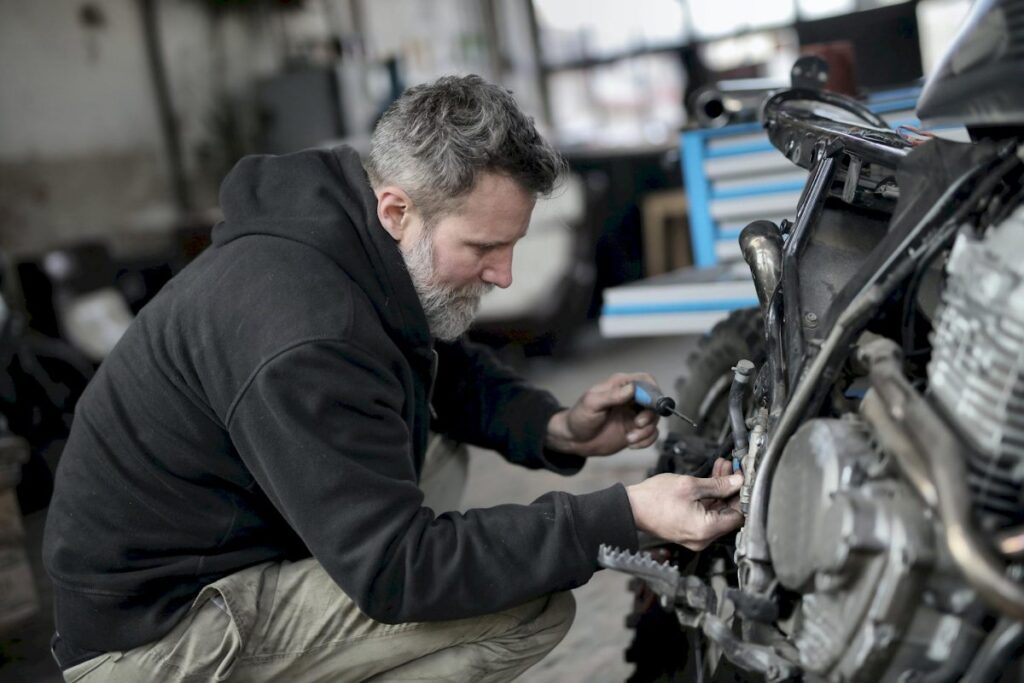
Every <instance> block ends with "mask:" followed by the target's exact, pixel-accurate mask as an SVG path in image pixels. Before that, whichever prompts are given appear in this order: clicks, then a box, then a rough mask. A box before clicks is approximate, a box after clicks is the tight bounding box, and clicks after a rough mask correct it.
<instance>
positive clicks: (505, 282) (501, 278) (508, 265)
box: [480, 253, 512, 289]
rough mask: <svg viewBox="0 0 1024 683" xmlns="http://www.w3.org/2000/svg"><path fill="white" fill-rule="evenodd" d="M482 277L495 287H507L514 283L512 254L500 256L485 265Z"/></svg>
mask: <svg viewBox="0 0 1024 683" xmlns="http://www.w3.org/2000/svg"><path fill="white" fill-rule="evenodd" d="M480 279H481V280H483V281H484V282H486V283H487V284H491V285H494V286H495V287H501V288H502V289H505V288H507V287H508V286H509V285H511V284H512V254H511V253H510V254H508V255H503V256H500V257H498V258H496V259H494V260H492V261H491V262H490V263H488V264H487V265H486V266H485V267H484V271H483V273H481V275H480Z"/></svg>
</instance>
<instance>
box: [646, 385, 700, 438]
mask: <svg viewBox="0 0 1024 683" xmlns="http://www.w3.org/2000/svg"><path fill="white" fill-rule="evenodd" d="M633 402H634V403H636V404H637V405H638V406H640V407H642V408H650V409H651V410H653V411H654V412H655V413H657V414H658V415H661V416H662V417H668V416H669V415H675V416H676V417H678V418H680V419H682V420H685V421H687V422H689V423H690V424H691V425H693V426H694V427H695V428H696V427H697V423H696V422H694V421H693V420H691V419H690V418H688V417H686V416H685V415H683V414H682V413H680V412H679V411H678V410H676V402H675V401H673V400H672V399H671V398H669V397H668V396H666V395H665V394H663V393H661V389H659V388H658V387H657V386H656V385H654V384H651V383H650V382H644V381H636V382H633Z"/></svg>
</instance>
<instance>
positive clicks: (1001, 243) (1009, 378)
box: [928, 207, 1024, 527]
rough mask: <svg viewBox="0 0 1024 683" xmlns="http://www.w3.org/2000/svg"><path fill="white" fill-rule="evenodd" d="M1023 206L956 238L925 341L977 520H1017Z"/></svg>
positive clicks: (1022, 425) (1023, 360)
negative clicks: (961, 452)
mask: <svg viewBox="0 0 1024 683" xmlns="http://www.w3.org/2000/svg"><path fill="white" fill-rule="evenodd" d="M1022 253H1024V207H1021V208H1019V209H1017V211H1016V212H1015V213H1014V214H1012V215H1011V216H1010V217H1009V218H1008V219H1007V220H1005V221H1003V222H1002V223H1001V224H1000V225H998V226H996V227H994V228H992V229H991V230H989V231H988V233H987V234H986V235H985V237H984V239H978V238H976V237H972V236H970V235H968V234H966V233H965V234H961V235H960V236H959V237H958V238H957V242H956V243H955V245H954V247H953V250H952V252H951V254H950V258H949V263H948V266H947V273H948V279H947V283H946V287H945V291H944V293H943V297H942V301H943V308H942V311H941V313H940V316H939V323H938V326H937V327H936V330H935V335H934V338H933V351H932V361H931V364H930V366H929V368H928V376H929V385H930V387H931V393H932V395H933V396H934V397H935V400H936V401H937V402H938V403H939V405H940V406H942V408H943V409H944V411H945V412H946V414H947V415H948V416H949V417H950V419H951V420H952V422H953V423H954V424H955V425H956V426H957V428H958V430H959V431H960V432H961V434H962V435H963V436H964V437H965V438H966V439H967V441H968V442H969V443H970V445H971V446H972V447H973V448H972V450H973V451H974V453H973V454H972V456H971V458H970V460H969V462H968V472H969V475H968V480H969V483H970V487H971V492H972V494H973V497H974V503H975V510H976V511H977V512H978V514H979V519H980V521H981V522H982V523H985V524H988V525H989V526H990V527H1002V526H1005V525H1008V524H1011V523H1014V522H1020V521H1021V520H1022V515H1021V511H1022V508H1024V505H1022V503H1024V501H1022V497H1021V492H1022V490H1024V488H1022V483H1024V262H1022V261H1021V258H1020V254H1022Z"/></svg>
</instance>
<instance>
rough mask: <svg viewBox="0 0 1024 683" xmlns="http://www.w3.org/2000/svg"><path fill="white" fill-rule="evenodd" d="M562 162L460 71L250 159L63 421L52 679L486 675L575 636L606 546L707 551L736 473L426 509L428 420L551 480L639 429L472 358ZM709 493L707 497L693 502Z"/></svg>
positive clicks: (605, 405)
mask: <svg viewBox="0 0 1024 683" xmlns="http://www.w3.org/2000/svg"><path fill="white" fill-rule="evenodd" d="M562 170H563V162H562V161H561V159H560V157H559V156H558V155H557V154H556V153H555V152H554V151H553V150H552V148H551V147H550V146H549V145H548V144H547V143H546V142H545V141H544V140H543V139H542V138H541V136H540V135H538V133H537V131H536V130H535V128H534V126H533V123H532V121H531V120H530V119H529V118H527V117H526V116H525V115H524V114H523V113H522V112H521V111H520V110H519V108H518V106H517V105H516V103H515V101H514V100H513V99H512V97H511V96H510V94H509V93H508V92H507V91H504V90H502V89H501V88H498V87H496V86H493V85H490V84H487V83H485V82H484V81H482V80H481V79H479V78H477V77H466V78H443V79H441V80H439V81H438V82H436V83H434V84H432V85H429V86H419V87H416V88H412V89H411V90H409V91H407V92H406V93H405V94H404V95H403V96H402V97H401V98H400V99H399V100H398V101H397V102H395V103H394V104H393V105H392V106H391V108H390V109H389V110H388V111H387V112H386V113H385V115H384V116H383V118H382V119H381V121H380V123H379V124H378V126H377V128H376V129H375V132H374V135H373V140H372V149H371V152H370V154H369V156H368V158H367V160H366V165H365V169H364V166H363V164H362V163H361V161H360V158H359V157H358V155H357V154H356V153H355V152H354V151H352V150H351V149H348V148H345V147H339V148H336V149H332V150H310V151H304V152H299V153H296V154H291V155H286V156H279V157H271V156H256V157H248V158H245V159H243V160H241V161H240V162H239V163H238V165H237V166H236V167H235V169H234V170H233V171H232V172H231V173H230V175H229V176H228V177H227V178H226V180H225V182H224V184H223V188H222V191H221V205H222V208H223V212H224V221H223V222H221V223H220V224H218V225H217V226H216V227H215V228H214V231H213V245H212V246H211V247H210V248H209V249H208V250H207V251H205V252H204V253H203V254H202V255H201V256H199V258H197V259H196V260H195V261H194V262H193V263H192V264H190V265H189V266H188V267H187V268H186V269H185V270H183V271H182V272H181V273H180V274H179V275H178V276H177V277H175V278H174V279H173V280H171V282H170V283H169V284H168V285H167V286H166V287H165V288H164V289H163V290H162V291H161V292H160V294H159V295H158V296H157V297H156V298H155V299H154V300H153V301H152V303H150V304H149V305H148V306H147V307H146V308H145V309H144V310H143V311H142V312H141V313H140V315H139V316H138V318H137V319H136V320H135V322H134V324H133V325H132V327H131V329H129V331H128V332H127V333H126V335H125V336H124V338H123V339H122V340H121V342H120V344H119V345H118V346H117V348H116V349H115V350H114V352H113V353H112V354H111V355H110V356H109V357H108V358H107V359H106V360H105V361H104V363H103V365H102V366H101V368H100V370H99V372H98V373H97V375H96V377H95V379H94V381H93V382H92V384H91V385H90V386H89V388H88V390H87V391H86V393H85V395H84V396H83V398H82V400H81V402H80V403H79V405H78V410H77V413H76V418H75V422H74V425H73V428H72V433H71V437H70V439H69V441H68V443H67V447H66V450H65V453H64V455H63V459H62V462H61V465H60V468H59V471H58V473H57V483H56V492H55V494H54V498H53V503H52V505H51V508H50V513H49V518H48V520H47V527H46V535H45V540H44V555H45V563H46V567H47V569H48V571H49V573H50V575H51V577H52V579H53V583H54V599H55V612H56V627H57V633H56V634H55V636H54V642H53V645H54V653H55V656H56V658H57V660H58V663H59V664H60V666H61V668H62V670H63V672H64V676H65V678H66V679H67V680H68V681H86V680H88V681H155V680H159V681H171V680H239V681H264V680H268V681H269V680H278V681H285V680H286V681H313V680H332V681H334V680H340V681H347V680H364V679H369V678H373V679H374V680H408V679H416V680H455V681H469V680H472V681H497V680H508V679H510V678H513V677H515V676H516V675H518V674H519V673H521V672H522V671H524V670H525V669H526V668H528V667H529V666H530V665H531V664H533V663H534V662H536V661H537V660H539V659H540V658H541V657H543V656H544V654H545V653H547V652H548V651H549V650H550V649H551V648H553V647H554V646H555V644H557V642H558V641H559V640H560V639H561V637H562V636H563V635H564V633H565V631H566V630H567V629H568V627H569V624H570V623H571V621H572V616H573V609H574V605H573V601H572V598H571V596H570V594H569V593H568V592H567V591H569V590H570V589H572V588H574V587H576V586H579V585H581V584H583V583H585V582H586V581H587V580H588V579H589V578H590V576H591V575H592V574H593V572H594V571H595V570H596V569H597V563H596V558H597V550H598V546H599V545H600V544H602V543H608V544H611V545H616V546H620V547H624V548H633V549H635V548H636V546H637V530H638V529H640V530H643V531H647V532H649V533H653V534H656V535H658V536H661V537H663V538H667V539H671V540H674V541H676V542H679V543H683V544H685V545H688V546H689V547H692V548H700V547H703V546H704V545H706V544H707V543H708V542H710V540H711V539H713V538H714V537H716V536H718V535H720V534H722V533H725V532H726V531H729V530H731V529H733V528H735V527H736V526H738V525H739V523H740V521H741V517H740V515H739V513H738V512H736V511H735V510H733V509H731V508H730V507H729V506H728V505H724V504H722V501H724V500H726V499H728V498H730V496H732V495H733V494H734V493H735V492H736V491H737V489H738V486H739V483H740V478H739V477H738V475H736V476H733V477H727V476H722V477H718V478H713V479H706V480H699V479H691V478H689V477H680V476H675V475H661V476H659V477H655V478H652V479H649V480H647V481H645V482H642V483H640V484H637V485H634V486H630V487H623V486H621V485H616V486H612V487H610V488H608V489H606V490H603V491H597V492H595V493H591V494H587V495H581V496H572V495H568V494H565V493H551V494H548V495H545V496H543V497H542V498H540V499H538V500H537V501H535V502H534V503H532V504H530V505H500V506H497V507H492V508H487V509H478V510H470V511H468V512H465V513H458V512H454V511H451V510H445V509H434V507H431V504H430V503H429V501H428V502H425V499H424V492H423V491H422V490H421V488H420V486H418V484H419V483H420V482H421V479H422V478H423V475H424V471H423V470H424V460H425V453H426V450H427V443H428V430H430V429H433V430H435V431H436V432H438V433H441V434H444V435H447V436H448V437H450V438H452V439H455V440H457V441H460V442H469V443H474V444H479V445H481V446H484V447H486V448H490V449H494V450H496V451H498V452H500V453H502V454H503V455H504V456H505V457H506V458H508V459H509V460H510V461H512V462H514V463H517V464H520V465H522V466H524V467H529V468H542V467H543V468H547V469H550V470H554V471H556V472H561V473H564V474H571V473H573V472H576V471H578V470H579V469H580V468H581V467H582V466H583V464H584V462H585V459H586V458H587V457H591V456H600V455H607V454H611V453H614V452H617V451H619V450H621V449H623V448H625V447H627V446H633V447H643V446H647V445H650V444H651V443H653V441H654V439H655V438H656V435H657V431H656V421H657V418H656V416H655V415H653V414H652V413H650V412H646V411H644V412H639V413H638V412H637V411H636V410H635V409H634V408H632V407H631V403H630V399H631V396H632V384H631V382H632V381H634V380H636V379H641V378H642V379H648V380H649V379H650V378H649V377H648V376H646V375H616V376H613V377H612V378H610V379H609V380H608V381H606V382H603V383H601V384H599V385H597V386H595V387H594V388H592V389H590V390H589V391H588V392H586V393H585V394H584V395H583V397H582V398H581V399H580V401H579V402H577V403H576V404H575V405H574V406H573V407H572V408H570V409H566V408H563V407H562V406H560V405H559V404H558V403H557V402H556V401H555V400H554V398H553V397H552V396H551V395H550V394H548V393H546V392H544V391H540V390H538V389H535V388H532V387H529V386H527V385H526V384H524V383H523V382H522V381H521V380H520V379H519V378H518V377H516V376H515V375H514V374H513V373H512V372H510V371H509V370H508V369H506V368H504V367H502V366H501V365H499V364H498V363H497V362H496V361H495V359H494V358H493V357H492V356H491V355H490V354H489V353H488V352H486V351H485V350H483V349H481V348H478V347H476V346H474V345H472V344H470V343H468V342H467V341H465V340H464V339H463V338H462V333H463V332H464V331H465V330H466V328H467V327H468V326H469V324H470V322H471V321H472V318H473V314H474V312H475V310H476V308H477V305H478V303H479V300H480V297H481V295H482V294H483V293H484V292H485V291H487V289H489V288H490V287H494V286H498V287H508V286H509V285H510V284H511V282H512V276H511V265H512V251H513V247H514V246H515V244H516V242H517V241H518V240H519V239H521V238H522V237H523V235H524V234H525V233H526V230H527V226H528V225H529V220H530V214H531V211H532V209H533V205H534V201H535V199H536V197H537V196H539V195H543V194H545V193H548V192H550V191H551V190H552V188H553V187H554V185H555V182H556V180H557V178H558V176H559V174H560V173H561V172H562ZM710 499H715V500H714V502H713V503H708V502H707V501H708V500H710Z"/></svg>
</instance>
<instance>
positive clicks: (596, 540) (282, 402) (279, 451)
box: [228, 342, 637, 623]
mask: <svg viewBox="0 0 1024 683" xmlns="http://www.w3.org/2000/svg"><path fill="white" fill-rule="evenodd" d="M404 402H405V397H404V396H403V393H402V390H401V386H400V384H399V382H398V381H397V380H396V379H395V378H394V377H393V376H391V374H390V373H389V372H388V371H387V370H386V368H383V367H381V365H380V363H379V361H377V360H376V359H375V357H374V355H373V354H371V353H369V352H366V351H363V350H361V349H358V348H354V347H353V346H352V345H351V344H348V343H344V342H308V343H305V344H302V345H299V346H296V347H294V348H291V349H289V350H287V351H285V352H283V353H281V354H279V355H277V356H276V357H275V358H273V359H272V360H270V361H269V362H267V363H265V364H264V365H263V366H262V367H261V368H260V369H259V371H258V372H257V373H256V374H255V375H254V376H253V379H252V380H251V381H250V383H249V384H248V385H247V387H246V388H245V389H244V390H243V392H242V393H241V394H240V396H239V398H238V399H236V401H235V402H234V405H233V406H232V410H231V412H230V414H229V419H228V427H229V430H230V433H231V437H232V440H233V442H234V444H235V447H236V448H237V450H238V452H239V454H240V456H241V458H242V459H243V460H244V462H245V463H246V465H247V466H248V468H249V469H250V471H251V472H252V473H253V475H254V477H255V479H256V481H257V483H258V484H259V486H260V487H261V488H262V490H263V491H264V492H265V493H266V495H267V496H268V497H269V499H270V500H271V501H272V502H273V504H274V506H275V507H276V508H277V509H278V511H279V512H280V513H281V515H282V516H283V517H284V519H285V520H286V521H287V522H288V524H289V525H290V526H291V527H292V528H293V529H294V530H295V531H296V532H297V533H298V534H299V536H300V537H301V538H302V540H303V542H304V543H305V544H306V546H307V547H308V548H309V549H310V551H311V552H312V553H313V555H314V556H315V557H316V558H317V559H318V560H319V561H320V563H321V564H322V565H323V566H324V568H325V569H326V571H327V572H328V574H329V575H330V576H331V577H332V578H333V579H334V581H335V582H336V583H337V584H338V585H339V586H340V587H341V589H342V590H344V591H345V593H346V594H348V595H349V596H350V597H351V598H352V599H353V600H354V601H355V602H356V604H357V605H359V607H360V608H361V609H362V610H363V611H364V612H365V613H366V614H368V615H369V616H371V617H372V618H374V619H377V620H378V621H382V622H386V623H400V622H407V621H434V620H443V619H457V618H465V617H471V616H477V615H481V614H487V613H491V612H494V611H497V610H501V609H505V608H507V607H510V606H513V605H516V604H520V603H522V602H525V601H527V600H530V599H533V598H535V597H539V596H541V595H544V594H546V593H550V592H553V591H560V590H567V589H571V588H574V587H576V586H579V585H581V584H583V583H585V582H586V581H587V580H589V578H590V577H591V575H592V574H593V572H594V571H595V570H596V569H597V550H598V546H599V545H600V544H601V543H609V544H612V545H617V546H620V547H628V548H635V547H636V543H637V539H636V530H635V526H634V523H633V518H632V513H631V510H630V507H629V500H628V498H627V496H626V492H625V489H624V488H623V487H622V486H621V485H615V486H612V487H610V488H608V489H605V490H602V491H598V492H595V493H590V494H586V495H581V496H573V495H569V494H566V493H549V494H547V495H545V496H543V497H541V498H539V499H538V500H536V501H534V502H533V503H532V504H530V505H500V506H497V507H493V508H487V509H478V510H470V511H468V512H466V513H445V514H442V515H439V516H435V515H434V513H433V512H432V511H431V510H430V509H429V508H424V507H423V506H422V504H423V494H422V493H421V492H420V490H419V489H418V488H417V486H416V483H415V472H414V467H413V458H412V446H411V443H410V437H409V434H408V430H407V428H406V426H405V421H404V420H403V419H402V409H403V405H404Z"/></svg>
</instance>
